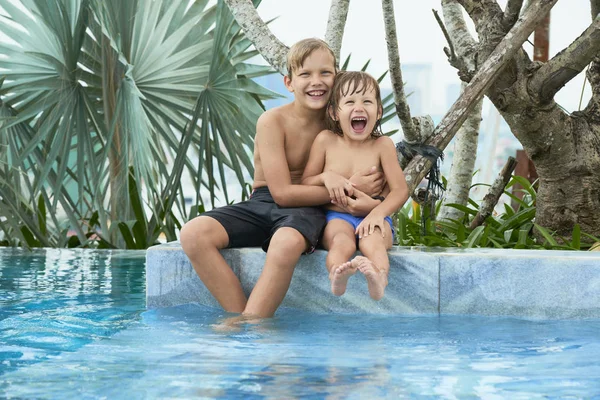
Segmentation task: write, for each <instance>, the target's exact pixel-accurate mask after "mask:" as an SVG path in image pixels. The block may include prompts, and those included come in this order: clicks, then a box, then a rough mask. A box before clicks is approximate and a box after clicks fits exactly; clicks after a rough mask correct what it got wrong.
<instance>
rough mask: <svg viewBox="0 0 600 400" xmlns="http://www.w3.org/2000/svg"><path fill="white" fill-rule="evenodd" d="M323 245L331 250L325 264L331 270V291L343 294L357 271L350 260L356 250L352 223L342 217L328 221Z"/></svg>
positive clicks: (339, 294)
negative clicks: (349, 280)
mask: <svg viewBox="0 0 600 400" xmlns="http://www.w3.org/2000/svg"><path fill="white" fill-rule="evenodd" d="M323 246H324V247H325V249H327V250H329V251H328V253H327V259H326V260H325V266H326V267H327V271H329V280H330V281H331V293H333V294H334V295H336V296H341V295H343V294H344V293H345V292H346V285H347V284H348V279H350V277H351V276H352V275H354V274H355V273H356V268H355V267H354V266H353V265H352V263H350V262H349V261H348V260H350V257H352V255H353V254H354V253H355V252H356V235H355V234H354V229H353V227H352V225H350V224H349V223H348V222H346V221H343V220H341V219H334V220H332V221H330V222H329V223H327V225H326V226H325V232H324V233H323Z"/></svg>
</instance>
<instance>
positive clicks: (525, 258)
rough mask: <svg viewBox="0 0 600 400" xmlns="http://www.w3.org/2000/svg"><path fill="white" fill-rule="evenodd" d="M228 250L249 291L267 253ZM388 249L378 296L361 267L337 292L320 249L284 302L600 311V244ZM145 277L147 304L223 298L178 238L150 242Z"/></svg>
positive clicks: (328, 307)
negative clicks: (585, 247)
mask: <svg viewBox="0 0 600 400" xmlns="http://www.w3.org/2000/svg"><path fill="white" fill-rule="evenodd" d="M222 254H223V256H224V257H225V259H226V260H227V261H228V262H229V264H230V265H231V266H232V268H233V271H234V272H235V274H236V275H237V276H238V277H239V278H240V281H241V282H242V287H243V288H244V290H245V292H246V294H248V293H250V290H251V288H252V287H253V286H254V284H255V283H256V280H257V279H258V277H259V275H260V272H261V269H262V266H263V263H264V259H265V253H264V252H263V251H262V250H261V249H259V248H242V249H227V250H223V251H222ZM389 255H390V264H391V268H390V275H389V286H388V288H387V289H386V295H385V297H384V299H382V300H381V301H379V302H377V301H373V300H371V299H370V297H369V295H368V291H367V287H366V282H365V279H364V277H363V276H362V275H360V274H357V275H356V276H355V277H353V278H351V279H350V281H349V284H348V290H347V291H346V294H344V295H343V296H341V297H336V296H333V295H332V294H331V293H330V284H329V279H328V274H327V271H326V269H325V267H324V264H325V256H326V252H325V251H323V250H317V251H316V252H315V253H313V254H311V255H305V256H302V257H301V259H300V262H299V263H298V265H297V267H296V269H295V271H294V277H293V279H292V283H291V285H290V289H289V291H288V294H287V296H286V298H285V299H284V302H283V304H282V306H284V307H293V308H298V309H303V310H308V311H312V312H318V313H357V312H364V313H377V314H404V315H407V314H409V315H410V314H472V315H509V316H519V317H531V318H551V319H554V318H600V252H566V251H544V250H496V249H465V250H460V249H439V248H438V249H432V248H418V247H417V248H407V247H394V248H393V249H392V250H391V251H390V252H389ZM146 280H147V282H146V283H147V286H146V287H147V293H146V300H147V307H148V308H157V307H169V306H174V305H179V304H186V303H199V304H203V305H208V306H218V303H217V302H216V301H215V300H214V298H213V297H212V295H211V294H210V293H209V292H208V290H207V289H206V288H205V287H204V285H203V284H202V282H201V281H200V279H199V278H198V276H197V275H196V273H195V271H194V270H193V268H192V266H191V264H190V263H189V261H188V259H187V257H186V256H185V254H184V253H183V250H182V249H181V247H180V245H179V243H177V242H172V243H168V244H163V245H159V246H154V247H151V248H150V249H148V251H147V253H146Z"/></svg>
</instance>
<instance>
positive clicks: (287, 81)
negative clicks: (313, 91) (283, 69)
mask: <svg viewBox="0 0 600 400" xmlns="http://www.w3.org/2000/svg"><path fill="white" fill-rule="evenodd" d="M283 84H284V85H285V87H286V88H287V90H289V91H290V92H291V93H294V87H293V86H292V78H290V77H289V76H287V75H286V76H284V77H283Z"/></svg>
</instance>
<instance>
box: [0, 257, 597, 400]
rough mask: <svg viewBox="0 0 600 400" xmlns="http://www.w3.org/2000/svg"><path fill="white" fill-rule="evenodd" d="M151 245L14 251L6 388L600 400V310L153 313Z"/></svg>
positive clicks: (2, 377) (1, 355)
mask: <svg viewBox="0 0 600 400" xmlns="http://www.w3.org/2000/svg"><path fill="white" fill-rule="evenodd" d="M144 257H145V253H144V252H125V251H112V252H109V251H106V252H102V251H86V250H39V251H35V252H33V253H27V252H23V251H20V250H11V249H0V397H2V398H56V399H64V398H77V399H98V398H106V399H120V398H123V399H128V400H129V399H146V398H224V399H263V398H277V399H280V398H283V399H292V398H315V399H375V398H448V399H453V398H465V397H466V398H473V397H475V398H477V397H481V398H486V399H536V398H582V399H589V398H594V397H597V398H600V320H585V321H533V320H523V319H516V318H484V317H464V316H444V317H431V316H381V315H379V316H374V315H318V314H312V313H307V312H298V311H295V310H292V309H282V310H280V311H278V313H277V315H276V317H275V318H273V319H269V320H265V321H262V322H260V323H245V324H242V325H239V326H237V327H232V328H230V329H225V330H224V329H220V328H219V329H217V328H216V327H217V326H219V327H221V328H222V326H223V324H222V323H223V320H224V319H225V318H228V317H231V316H232V315H228V314H226V313H224V312H223V311H221V310H218V309H214V308H208V307H203V306H200V305H185V306H179V307H171V308H165V309H158V310H150V311H146V310H145V295H144V292H145V277H144Z"/></svg>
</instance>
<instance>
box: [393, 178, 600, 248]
mask: <svg viewBox="0 0 600 400" xmlns="http://www.w3.org/2000/svg"><path fill="white" fill-rule="evenodd" d="M516 183H518V184H519V185H521V186H522V188H523V189H519V190H520V191H522V192H523V193H524V196H523V199H519V198H518V197H517V196H515V195H514V194H513V193H510V192H509V191H508V189H510V188H511V187H512V186H514V185H515V184H516ZM506 189H507V190H505V192H504V193H505V194H506V195H507V196H509V197H510V198H511V199H514V200H515V201H516V202H517V204H518V207H517V208H516V209H513V208H512V206H511V205H509V204H505V205H504V208H505V212H504V213H502V214H500V215H496V216H490V217H488V218H487V219H486V220H485V222H484V224H483V225H481V226H478V227H475V228H474V229H470V227H469V226H470V225H471V221H472V220H473V218H474V217H475V215H477V212H478V210H479V205H478V204H477V203H476V202H475V201H473V200H469V206H467V207H465V206H463V205H460V204H449V206H451V207H454V208H456V209H458V210H460V211H463V212H464V217H463V218H462V219H461V220H444V221H432V220H431V219H426V223H425V227H423V226H422V219H423V216H424V213H426V212H427V211H426V210H423V208H422V207H421V206H420V205H419V204H417V203H415V202H412V203H407V204H406V205H405V206H404V207H403V208H402V209H400V210H399V211H398V212H397V213H396V214H395V215H394V222H395V226H396V227H397V234H396V244H397V245H400V246H438V247H462V248H473V247H493V248H504V249H552V250H582V249H587V248H589V247H590V245H591V243H593V242H600V240H599V239H598V238H595V237H593V236H591V235H587V234H584V233H582V232H581V228H580V226H579V225H575V227H574V228H573V234H572V236H571V238H569V239H567V238H564V237H561V236H558V235H556V234H555V233H553V232H550V231H548V230H547V229H545V228H544V227H542V226H540V225H538V224H536V223H535V202H536V191H535V185H534V184H530V183H529V181H527V180H526V179H524V178H522V177H519V176H514V177H513V178H512V179H511V181H510V182H509V183H508V185H507V187H506ZM434 212H435V213H436V214H437V212H439V207H437V208H436V210H435V211H434ZM582 236H583V237H585V238H586V240H584V241H582Z"/></svg>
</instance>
